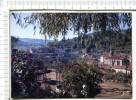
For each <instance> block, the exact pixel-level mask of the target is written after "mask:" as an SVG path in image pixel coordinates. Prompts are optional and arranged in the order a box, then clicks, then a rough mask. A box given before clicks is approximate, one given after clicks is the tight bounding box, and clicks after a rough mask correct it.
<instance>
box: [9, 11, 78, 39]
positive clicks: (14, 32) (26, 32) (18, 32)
mask: <svg viewBox="0 0 136 100" xmlns="http://www.w3.org/2000/svg"><path fill="white" fill-rule="evenodd" d="M28 15H30V13H22V17H26V16H28ZM16 22H17V20H15V18H14V17H13V16H12V15H11V16H10V33H11V36H15V37H19V38H33V39H45V38H44V36H43V35H41V34H39V33H38V30H39V29H37V31H36V34H34V31H33V26H32V25H30V26H28V27H27V28H25V29H24V28H21V27H20V26H19V25H18V24H16ZM73 37H77V35H74V34H73V32H72V31H70V30H69V31H68V34H67V35H66V36H65V38H66V39H68V38H69V39H71V38H73ZM62 38H63V36H59V37H58V40H59V41H60V40H62ZM53 39H54V38H50V39H49V37H47V40H53Z"/></svg>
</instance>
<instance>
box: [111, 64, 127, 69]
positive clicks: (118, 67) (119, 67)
mask: <svg viewBox="0 0 136 100" xmlns="http://www.w3.org/2000/svg"><path fill="white" fill-rule="evenodd" d="M112 68H116V69H125V68H126V66H125V65H123V66H119V65H115V66H112Z"/></svg>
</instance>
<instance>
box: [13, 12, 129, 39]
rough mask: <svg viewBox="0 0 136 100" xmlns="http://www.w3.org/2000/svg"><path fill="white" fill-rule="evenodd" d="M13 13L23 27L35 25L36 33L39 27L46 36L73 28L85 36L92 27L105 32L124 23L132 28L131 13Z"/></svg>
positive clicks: (56, 35) (63, 33)
mask: <svg viewBox="0 0 136 100" xmlns="http://www.w3.org/2000/svg"><path fill="white" fill-rule="evenodd" d="M12 15H13V16H14V18H15V19H16V20H17V24H19V25H20V26H21V27H24V28H25V27H27V26H29V25H33V29H34V33H35V31H36V29H37V28H39V29H40V32H39V33H40V34H43V35H44V36H45V38H46V37H47V36H49V37H52V36H53V37H54V38H57V37H58V36H59V35H63V36H65V35H66V34H67V33H68V30H73V31H74V33H75V34H83V38H84V35H85V34H86V33H87V32H88V31H90V30H91V29H92V28H93V29H94V30H101V31H102V32H103V34H104V31H105V30H108V29H111V30H114V31H118V30H120V29H121V27H122V25H123V26H124V27H125V26H127V27H129V28H130V27H131V23H132V22H131V21H132V16H131V13H32V14H31V15H30V16H27V17H25V18H22V15H21V14H18V13H12ZM121 24H122V25H121ZM103 34H102V35H101V37H102V36H103Z"/></svg>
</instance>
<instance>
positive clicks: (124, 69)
mask: <svg viewBox="0 0 136 100" xmlns="http://www.w3.org/2000/svg"><path fill="white" fill-rule="evenodd" d="M110 69H114V70H115V71H116V73H118V72H122V73H126V66H125V65H123V66H119V65H115V66H112V67H111V68H110ZM131 72H132V65H129V66H128V68H127V73H128V74H130V73H131Z"/></svg>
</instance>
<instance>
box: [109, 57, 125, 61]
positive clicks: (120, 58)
mask: <svg viewBox="0 0 136 100" xmlns="http://www.w3.org/2000/svg"><path fill="white" fill-rule="evenodd" d="M124 58H125V57H120V56H111V57H106V59H115V60H122V59H124Z"/></svg>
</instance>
